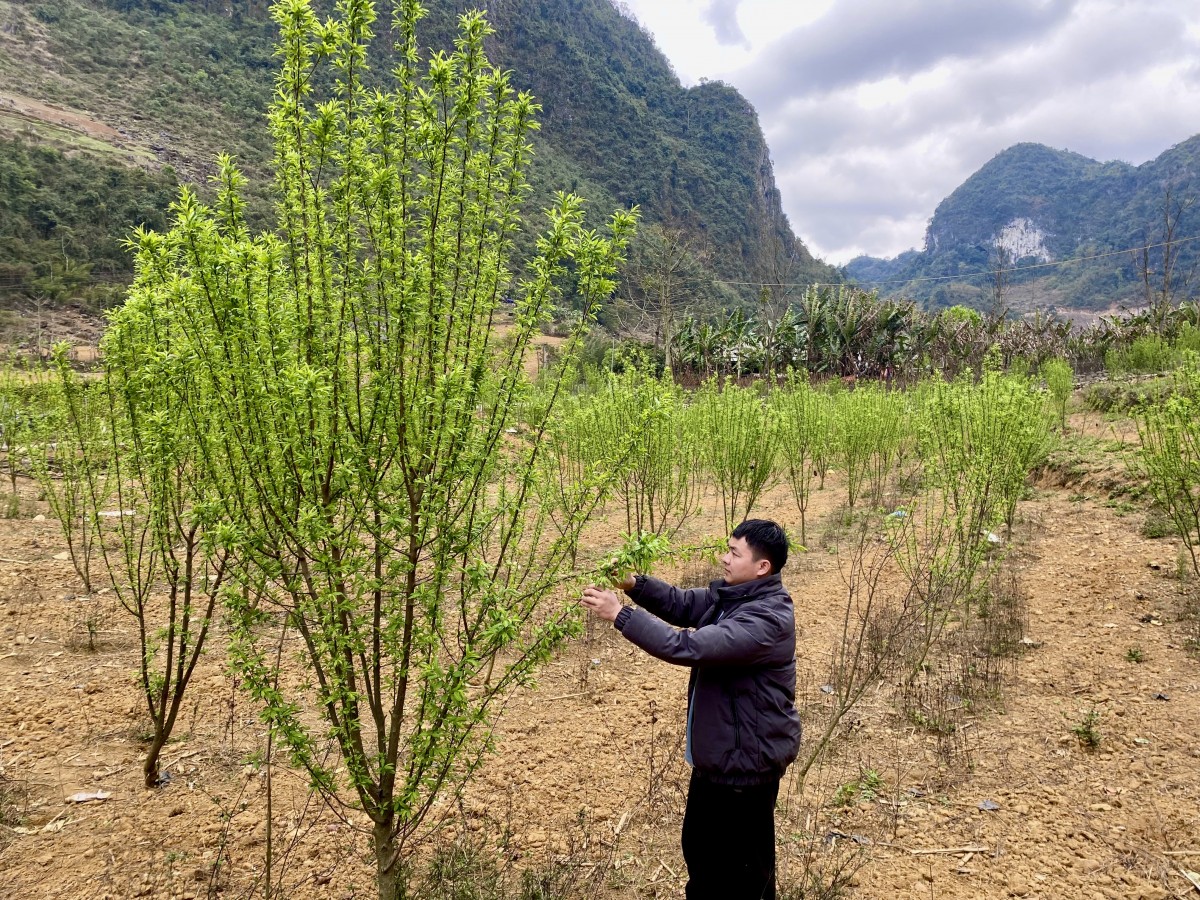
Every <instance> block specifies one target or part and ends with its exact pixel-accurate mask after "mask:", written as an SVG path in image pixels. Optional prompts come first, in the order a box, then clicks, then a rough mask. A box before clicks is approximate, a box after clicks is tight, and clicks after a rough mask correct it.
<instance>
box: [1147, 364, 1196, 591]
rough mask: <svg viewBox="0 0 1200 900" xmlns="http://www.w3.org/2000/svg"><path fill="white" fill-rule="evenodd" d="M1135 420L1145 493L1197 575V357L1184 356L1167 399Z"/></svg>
mask: <svg viewBox="0 0 1200 900" xmlns="http://www.w3.org/2000/svg"><path fill="white" fill-rule="evenodd" d="M1135 419H1136V421H1137V426H1138V435H1139V437H1140V438H1141V442H1142V449H1141V453H1140V459H1141V463H1142V466H1143V468H1144V470H1145V472H1146V476H1147V477H1148V479H1149V482H1150V492H1151V494H1152V496H1153V497H1154V500H1155V503H1156V505H1157V506H1158V507H1159V508H1161V509H1162V510H1163V511H1164V512H1165V513H1166V515H1167V516H1168V517H1169V518H1170V520H1171V522H1172V523H1173V524H1174V526H1175V530H1176V533H1177V534H1178V535H1179V536H1180V537H1182V538H1183V544H1184V547H1185V548H1186V550H1187V554H1188V557H1189V558H1190V560H1191V563H1192V568H1193V570H1194V571H1195V572H1196V573H1197V574H1198V575H1200V557H1198V555H1197V548H1198V546H1200V356H1197V355H1196V354H1194V353H1191V352H1185V353H1184V355H1183V362H1182V364H1181V366H1180V368H1179V369H1178V370H1177V371H1176V373H1175V390H1174V392H1173V393H1172V395H1171V396H1170V397H1168V398H1167V399H1166V400H1165V401H1164V402H1163V403H1161V404H1158V405H1153V406H1144V407H1142V408H1141V409H1140V410H1139V411H1137V412H1136V413H1135Z"/></svg>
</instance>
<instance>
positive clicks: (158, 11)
mask: <svg viewBox="0 0 1200 900" xmlns="http://www.w3.org/2000/svg"><path fill="white" fill-rule="evenodd" d="M426 5H427V6H428V7H429V10H430V14H429V16H428V18H427V19H426V20H425V21H424V22H423V23H422V25H423V30H422V43H423V44H424V45H425V46H427V47H430V48H439V47H441V48H445V47H449V46H450V45H451V42H452V41H453V38H454V32H455V25H456V21H457V17H458V15H459V14H461V13H462V12H464V11H466V10H467V9H468V8H473V7H474V6H476V5H477V4H475V3H466V2H459V0H429V2H427V3H426ZM318 6H327V7H330V11H331V8H332V3H331V2H327V0H320V2H319V3H318ZM235 7H236V9H235V8H234V7H226V6H225V5H224V4H219V3H215V2H208V0H203V2H198V0H40V2H39V3H38V4H36V5H33V4H30V5H25V4H0V32H3V35H5V36H6V37H4V38H2V39H3V41H4V47H5V48H6V49H7V50H11V53H10V54H8V55H9V60H8V61H7V62H0V92H5V91H6V92H8V93H10V94H12V95H18V96H23V97H40V98H43V99H47V100H49V101H51V102H52V103H53V104H55V106H56V107H61V108H63V109H67V110H71V109H74V110H86V111H90V115H91V117H92V118H94V119H96V120H98V121H100V122H102V123H103V124H105V125H107V126H109V127H111V128H112V129H113V130H114V133H119V134H120V135H121V139H120V142H121V144H122V146H121V147H120V148H119V149H120V150H121V153H120V154H113V155H112V159H113V160H114V161H117V160H118V159H120V160H121V161H126V162H128V161H134V160H136V161H138V162H139V163H141V164H145V163H146V162H147V161H148V160H149V161H153V160H154V159H157V160H158V162H159V164H160V165H162V164H166V163H170V165H171V166H172V167H173V169H175V170H176V171H178V172H179V173H180V174H181V176H182V177H183V178H184V179H185V180H196V181H198V182H201V183H202V182H203V179H204V176H205V174H206V172H209V171H211V161H212V160H213V159H214V157H215V155H216V153H217V152H218V151H222V150H225V151H230V152H232V153H234V154H235V155H236V157H237V158H238V160H239V162H240V164H241V165H243V167H245V168H246V169H248V170H249V171H250V173H251V174H252V175H255V176H257V180H258V181H259V183H261V184H263V185H267V184H269V180H270V175H269V163H270V147H269V143H268V140H267V135H266V128H265V124H264V121H263V115H264V111H265V109H266V106H267V103H268V101H269V99H270V95H271V90H272V78H273V74H274V66H275V63H274V60H273V58H272V53H271V42H272V40H273V25H272V24H271V23H270V21H269V18H268V14H267V9H266V7H265V5H264V4H262V3H258V2H255V3H250V4H235ZM386 7H387V5H386V4H385V3H383V2H381V3H380V18H379V21H378V22H377V24H376V31H377V37H376V41H375V44H374V46H373V48H372V51H373V53H374V54H375V56H374V70H375V72H376V77H377V78H378V79H379V81H380V83H381V84H386V73H387V72H388V71H389V68H390V66H389V61H388V53H389V52H390V51H389V46H390V43H391V41H390V37H389V35H388V34H387V28H388V22H389V15H388V13H387V8H386ZM488 13H489V18H490V20H491V22H492V25H493V27H494V28H495V34H494V36H493V37H492V38H491V39H490V41H489V54H490V56H491V57H492V61H493V62H494V63H496V64H498V65H499V66H501V67H502V68H505V69H508V70H511V71H512V72H513V78H514V81H515V83H516V84H517V85H518V86H519V87H520V88H522V89H525V90H529V91H531V92H532V93H533V94H534V95H535V97H537V99H538V100H539V101H540V103H541V104H542V107H543V111H542V114H541V116H540V121H541V123H542V129H541V132H540V133H539V134H538V135H537V137H536V139H535V141H536V145H537V151H538V154H537V157H536V161H535V163H534V169H533V172H532V179H531V180H532V181H533V183H534V186H535V197H534V203H537V204H541V205H544V204H545V202H546V201H547V200H548V198H549V197H550V195H551V193H552V192H553V191H555V190H560V189H565V190H574V191H577V192H579V193H581V194H582V195H583V196H585V197H587V198H588V199H589V200H590V201H591V207H592V208H593V209H595V210H597V212H598V215H599V213H600V211H603V210H604V209H605V208H611V207H612V206H613V205H614V204H622V205H632V204H638V205H639V206H641V208H642V211H643V216H644V218H645V220H646V221H649V222H661V223H666V224H671V225H673V226H675V227H678V228H681V229H683V230H684V231H686V232H688V233H689V234H691V235H692V236H693V237H694V238H695V239H696V241H697V242H698V244H701V245H703V246H704V247H705V250H706V258H707V261H708V262H707V264H708V265H709V266H710V268H711V270H712V271H713V274H714V275H715V276H716V277H717V278H718V279H722V280H725V281H756V280H769V277H768V276H769V275H770V273H771V272H772V271H773V270H777V269H778V268H779V262H778V261H779V260H780V259H785V260H787V261H788V265H789V272H790V274H791V275H793V276H795V277H797V278H799V279H804V278H806V277H807V278H808V279H809V280H814V279H821V280H829V279H830V278H833V277H836V273H835V271H834V270H833V269H832V268H830V267H828V266H825V265H823V264H821V263H818V262H816V261H815V260H813V258H812V256H811V254H809V253H808V251H807V249H806V248H805V247H804V245H803V243H802V242H800V241H799V240H798V239H797V238H796V236H795V235H794V234H793V233H792V230H791V227H790V225H789V223H788V221H787V219H786V217H785V216H784V215H783V212H782V209H781V206H780V199H779V193H778V190H777V188H776V185H775V180H774V174H773V171H772V168H771V163H770V154H769V151H768V148H767V146H766V142H765V140H764V138H763V134H762V131H761V129H760V128H759V125H758V120H757V116H756V114H755V111H754V109H753V107H751V105H750V104H749V103H748V102H747V101H746V100H745V98H743V97H742V96H741V95H740V94H738V92H737V91H736V90H734V89H733V88H731V87H729V86H728V85H725V84H721V83H715V82H714V83H705V84H700V85H697V86H695V87H692V88H684V87H683V86H682V85H681V84H680V82H679V80H678V78H677V77H676V76H675V74H674V72H673V71H672V69H671V67H670V64H669V63H668V62H667V60H666V59H665V58H664V57H663V56H662V54H661V53H660V52H659V51H658V49H657V48H656V47H655V46H654V43H653V41H652V40H651V38H650V37H649V36H648V35H647V34H646V33H645V32H643V31H642V29H641V27H640V26H639V25H638V24H637V23H636V22H635V21H633V20H632V19H631V18H630V17H629V15H628V14H627V13H624V12H622V10H621V9H620V8H618V6H616V5H614V4H613V3H612V2H611V0H496V2H493V3H490V4H489V5H488ZM3 124H4V123H3V119H2V117H0V126H3ZM60 137H61V136H60ZM34 139H37V138H36V136H35V138H34ZM55 141H56V143H57V145H58V146H60V147H63V148H64V149H68V150H70V151H71V152H77V151H80V150H82V151H84V152H86V148H83V147H78V146H72V141H71V140H70V138H69V136H68V139H66V140H58V139H57V138H56V139H55ZM101 143H103V141H101ZM110 143H112V145H113V146H114V147H115V144H116V142H115V141H114V142H110ZM266 197H267V191H266V189H265V188H264V189H263V191H262V193H261V198H262V206H263V208H265V205H266V200H265V198H266ZM743 293H744V294H745V296H746V298H747V299H748V298H749V296H750V295H752V294H753V290H747V291H745V292H743ZM727 299H729V300H730V301H733V300H735V299H736V297H734V296H733V295H732V294H729V295H727Z"/></svg>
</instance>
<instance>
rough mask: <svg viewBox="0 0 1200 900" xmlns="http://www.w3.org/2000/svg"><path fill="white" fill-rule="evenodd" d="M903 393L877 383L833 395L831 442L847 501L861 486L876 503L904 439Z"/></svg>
mask: <svg viewBox="0 0 1200 900" xmlns="http://www.w3.org/2000/svg"><path fill="white" fill-rule="evenodd" d="M906 418H907V416H906V410H905V407H904V398H903V395H901V394H899V393H897V392H891V391H888V390H887V389H886V388H883V387H880V386H876V385H860V386H858V387H857V388H856V389H855V390H853V391H845V392H843V393H840V394H837V395H835V397H834V398H833V405H832V422H833V434H832V439H833V446H834V448H835V450H834V453H835V459H836V461H837V464H838V466H839V467H840V468H841V469H842V470H843V471H844V472H845V475H846V492H847V502H848V503H849V505H850V506H851V508H853V507H854V505H855V504H856V503H857V502H858V500H859V498H860V495H861V493H862V490H863V488H864V486H866V487H869V489H870V493H871V501H872V502H873V503H879V502H880V501H881V500H882V497H883V489H884V483H885V480H886V479H887V477H888V475H889V474H890V473H891V471H892V468H893V466H894V464H895V462H896V459H897V455H898V454H899V452H900V445H901V443H902V441H903V440H904V431H905V428H904V425H905V421H906Z"/></svg>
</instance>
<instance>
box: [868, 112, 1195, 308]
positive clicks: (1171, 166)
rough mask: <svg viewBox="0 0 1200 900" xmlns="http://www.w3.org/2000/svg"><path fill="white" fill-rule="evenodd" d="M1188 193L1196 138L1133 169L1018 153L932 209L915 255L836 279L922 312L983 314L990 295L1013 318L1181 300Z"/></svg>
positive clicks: (872, 263) (1038, 151)
mask: <svg viewBox="0 0 1200 900" xmlns="http://www.w3.org/2000/svg"><path fill="white" fill-rule="evenodd" d="M1198 192H1200V135H1197V136H1195V137H1192V138H1189V139H1188V140H1186V141H1183V142H1182V143H1180V144H1177V145H1176V146H1174V147H1172V148H1170V149H1169V150H1167V151H1166V152H1164V153H1163V154H1161V155H1160V156H1159V157H1157V158H1156V159H1153V160H1150V161H1149V162H1146V163H1143V164H1142V165H1140V166H1133V165H1130V164H1128V163H1124V162H1098V161H1096V160H1093V159H1089V158H1087V157H1085V156H1081V155H1080V154H1078V153H1072V152H1070V151H1066V150H1053V149H1051V148H1049V147H1046V146H1043V145H1041V144H1017V145H1015V146H1013V147H1010V148H1008V149H1007V150H1005V151H1003V152H1002V153H999V154H997V155H996V156H995V157H994V158H993V159H992V160H991V161H989V162H988V163H987V164H985V165H984V166H983V167H982V168H981V169H979V171H978V172H976V173H975V174H974V175H972V176H971V177H970V178H968V179H967V180H966V181H965V182H964V183H963V184H962V185H961V186H959V187H958V188H957V189H956V190H955V191H954V192H953V193H952V194H950V196H948V197H947V198H946V199H945V200H943V201H942V202H941V203H940V204H938V207H937V209H936V210H935V212H934V214H933V218H932V219H931V220H930V222H929V226H928V228H927V229H926V232H925V246H924V248H923V249H922V250H920V251H916V250H914V251H909V252H907V253H903V254H901V255H900V256H898V257H896V258H895V259H891V260H881V259H876V258H872V257H859V258H857V259H855V260H852V261H851V262H850V263H849V264H848V265H847V266H846V268H845V271H846V273H847V275H848V276H849V277H850V278H852V279H854V280H857V281H860V282H862V283H864V284H866V285H878V286H879V288H880V292H881V293H883V294H885V295H888V296H905V297H909V298H912V299H917V300H920V301H923V302H925V303H927V304H929V305H932V306H946V305H953V304H956V303H959V304H964V305H968V306H973V307H976V308H980V309H984V308H988V307H989V306H990V305H991V304H992V303H993V302H994V300H995V296H996V292H997V285H998V284H999V289H1000V291H1001V292H1002V294H1003V295H1004V297H1003V299H1004V300H1005V302H1006V303H1013V304H1015V305H1016V306H1017V308H1030V307H1035V306H1037V307H1048V306H1058V307H1062V308H1066V309H1081V310H1097V309H1107V308H1109V307H1111V306H1114V305H1124V306H1130V307H1132V306H1137V305H1139V304H1141V303H1143V302H1144V301H1145V299H1146V292H1147V288H1149V290H1150V291H1151V292H1152V293H1153V292H1161V291H1163V290H1169V291H1170V292H1172V293H1173V294H1175V295H1178V296H1183V295H1185V294H1186V292H1187V290H1188V286H1189V275H1190V273H1192V272H1193V271H1194V270H1195V268H1196V265H1197V263H1198V262H1200V240H1197V239H1198V238H1200V208H1196V207H1195V206H1194V202H1195V199H1196V198H1197V196H1198ZM1168 241H1171V243H1170V244H1169V246H1168V247H1167V248H1166V255H1164V247H1163V246H1162V245H1163V244H1165V243H1167V242H1168ZM1164 276H1166V277H1167V279H1168V283H1164ZM998 279H999V281H998Z"/></svg>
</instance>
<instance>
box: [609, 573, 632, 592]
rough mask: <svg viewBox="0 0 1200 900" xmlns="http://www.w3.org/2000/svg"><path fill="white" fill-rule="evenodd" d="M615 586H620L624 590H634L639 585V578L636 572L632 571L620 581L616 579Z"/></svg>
mask: <svg viewBox="0 0 1200 900" xmlns="http://www.w3.org/2000/svg"><path fill="white" fill-rule="evenodd" d="M613 587H615V588H619V589H620V590H622V591H632V590H633V589H634V588H635V587H637V578H635V577H634V574H633V573H632V572H630V573H629V574H628V575H626V576H625V577H624V578H622V579H621V580H620V581H614V582H613Z"/></svg>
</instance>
